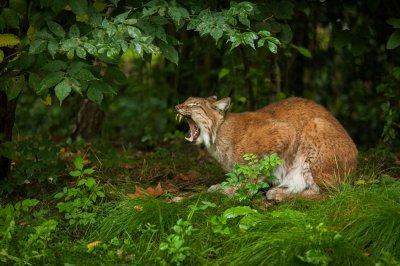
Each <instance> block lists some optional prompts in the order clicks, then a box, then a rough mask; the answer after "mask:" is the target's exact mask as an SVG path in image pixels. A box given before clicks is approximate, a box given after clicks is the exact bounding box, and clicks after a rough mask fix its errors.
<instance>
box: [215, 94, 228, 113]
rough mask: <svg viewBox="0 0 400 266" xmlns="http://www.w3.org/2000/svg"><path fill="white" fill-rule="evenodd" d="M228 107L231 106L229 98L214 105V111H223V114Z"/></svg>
mask: <svg viewBox="0 0 400 266" xmlns="http://www.w3.org/2000/svg"><path fill="white" fill-rule="evenodd" d="M230 105H231V98H230V97H226V98H223V99H221V100H219V101H216V102H215V103H214V107H215V109H217V110H218V111H223V112H226V111H227V110H228V108H229V106H230Z"/></svg>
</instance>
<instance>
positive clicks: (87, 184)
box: [85, 177, 96, 188]
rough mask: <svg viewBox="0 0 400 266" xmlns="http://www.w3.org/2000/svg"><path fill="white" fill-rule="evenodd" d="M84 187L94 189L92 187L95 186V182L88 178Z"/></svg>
mask: <svg viewBox="0 0 400 266" xmlns="http://www.w3.org/2000/svg"><path fill="white" fill-rule="evenodd" d="M85 185H86V186H87V187H88V188H92V187H94V186H95V185H96V180H94V178H92V177H90V178H88V179H87V180H86V183H85Z"/></svg>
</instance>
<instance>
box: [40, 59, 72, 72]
mask: <svg viewBox="0 0 400 266" xmlns="http://www.w3.org/2000/svg"><path fill="white" fill-rule="evenodd" d="M42 69H43V70H47V71H51V72H56V71H60V70H65V69H67V64H66V63H65V62H64V61H61V60H54V61H50V62H49V63H48V64H46V65H44V66H43V67H42Z"/></svg>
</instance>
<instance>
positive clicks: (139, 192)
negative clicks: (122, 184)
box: [127, 183, 164, 199]
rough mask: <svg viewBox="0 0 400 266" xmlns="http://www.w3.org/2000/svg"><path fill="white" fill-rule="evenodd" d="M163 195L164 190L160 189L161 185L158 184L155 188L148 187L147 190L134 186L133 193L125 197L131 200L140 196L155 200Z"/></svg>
mask: <svg viewBox="0 0 400 266" xmlns="http://www.w3.org/2000/svg"><path fill="white" fill-rule="evenodd" d="M163 193H164V190H163V189H162V187H161V184H160V183H158V185H157V186H156V187H155V188H152V187H148V188H147V189H144V188H142V187H141V186H135V193H128V194H127V196H128V197H130V198H131V199H134V198H137V197H141V196H150V197H153V198H157V197H158V196H160V195H162V194H163Z"/></svg>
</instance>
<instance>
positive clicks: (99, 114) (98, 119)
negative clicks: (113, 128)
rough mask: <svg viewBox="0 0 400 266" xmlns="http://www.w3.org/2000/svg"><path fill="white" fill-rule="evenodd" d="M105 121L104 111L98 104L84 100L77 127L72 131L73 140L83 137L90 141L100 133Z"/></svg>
mask: <svg viewBox="0 0 400 266" xmlns="http://www.w3.org/2000/svg"><path fill="white" fill-rule="evenodd" d="M103 121H104V111H103V110H101V109H100V108H99V107H98V106H97V104H96V103H95V102H93V101H90V100H87V99H85V100H83V102H82V104H81V107H80V109H79V112H78V115H77V118H76V122H75V126H74V129H73V131H72V138H74V139H76V138H77V137H78V136H81V137H82V138H84V139H90V138H91V137H94V136H95V135H97V134H98V133H99V132H100V129H101V125H102V124H103Z"/></svg>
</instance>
